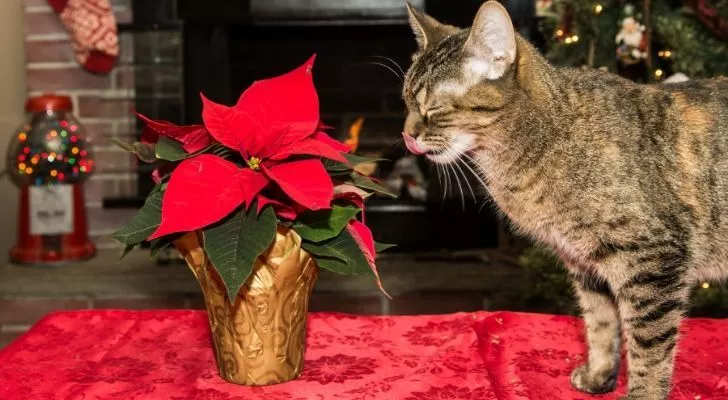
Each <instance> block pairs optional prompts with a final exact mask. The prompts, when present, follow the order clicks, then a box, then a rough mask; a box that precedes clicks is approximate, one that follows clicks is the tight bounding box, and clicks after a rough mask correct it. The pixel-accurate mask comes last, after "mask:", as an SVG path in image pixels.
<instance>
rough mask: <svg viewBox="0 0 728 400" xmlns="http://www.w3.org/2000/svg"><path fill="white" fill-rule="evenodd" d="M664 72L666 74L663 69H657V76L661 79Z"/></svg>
mask: <svg viewBox="0 0 728 400" xmlns="http://www.w3.org/2000/svg"><path fill="white" fill-rule="evenodd" d="M662 74H664V72H662V70H661V69H656V70H655V78H657V79H660V78H661V77H662Z"/></svg>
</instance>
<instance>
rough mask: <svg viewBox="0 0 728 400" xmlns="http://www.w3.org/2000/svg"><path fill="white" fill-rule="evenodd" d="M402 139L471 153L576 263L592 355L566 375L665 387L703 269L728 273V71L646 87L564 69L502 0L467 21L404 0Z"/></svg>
mask: <svg viewBox="0 0 728 400" xmlns="http://www.w3.org/2000/svg"><path fill="white" fill-rule="evenodd" d="M409 8H410V10H409V13H410V21H411V25H412V27H413V30H414V32H415V36H416V38H417V42H418V44H419V50H418V51H417V53H416V54H415V55H414V56H413V64H412V66H411V67H410V69H409V71H407V73H406V76H405V84H404V91H403V97H404V100H405V102H406V104H407V109H408V116H407V119H406V123H405V129H404V131H405V136H406V137H405V139H406V140H405V142H406V144H407V146H408V147H409V149H410V150H411V151H412V152H414V153H416V154H424V155H425V156H426V157H428V158H429V159H430V160H432V161H434V162H435V163H440V164H453V163H460V162H463V160H464V159H467V158H471V159H472V160H473V161H475V162H476V164H477V165H479V166H480V171H481V173H480V175H481V178H482V179H483V181H484V186H485V187H486V188H487V190H488V191H489V192H490V195H491V196H492V198H493V200H494V201H495V203H496V205H497V206H498V208H499V209H500V210H501V211H502V212H503V213H504V214H505V215H507V216H508V217H509V219H510V220H511V221H512V223H513V224H514V225H515V226H516V227H517V228H518V229H519V230H520V231H522V232H523V233H525V234H527V235H530V236H531V237H533V238H535V239H537V240H538V241H540V242H543V243H544V244H546V245H548V246H550V247H551V248H552V249H553V250H554V251H555V252H556V253H557V254H558V255H559V256H560V257H561V259H562V260H563V262H564V264H565V265H566V266H567V268H568V271H569V273H570V275H571V276H572V277H573V281H574V286H575V288H576V293H577V295H578V299H579V302H580V305H581V308H582V310H583V316H584V320H585V327H586V338H587V341H588V345H589V355H588V361H587V362H586V363H585V364H584V365H582V366H580V367H578V368H577V369H576V370H575V371H574V372H573V374H572V376H571V383H572V384H573V386H574V387H576V388H577V389H579V390H581V391H584V392H587V393H604V392H608V391H611V390H613V389H614V387H615V379H616V376H617V370H618V368H619V360H620V357H619V355H620V326H621V328H622V330H623V331H624V338H625V342H626V348H627V363H628V367H629V394H628V395H627V396H626V397H625V398H626V399H665V398H666V397H667V396H668V394H669V392H670V386H671V376H672V370H673V361H674V358H675V346H676V343H677V339H678V327H679V324H680V320H681V318H682V317H683V314H684V313H685V310H686V307H687V302H688V297H689V294H690V289H691V288H692V287H694V284H695V283H696V281H697V280H698V279H700V280H702V279H711V278H712V279H720V278H723V277H725V276H728V264H726V261H728V80H705V81H690V82H684V83H679V84H664V85H639V84H635V83H633V82H630V81H628V80H625V79H622V78H620V77H618V76H615V75H611V74H609V73H606V72H600V71H584V70H576V69H559V68H555V67H553V66H551V65H549V63H548V62H547V61H546V60H545V59H544V58H543V57H542V56H541V55H540V54H539V52H538V51H537V50H536V49H534V48H533V47H532V46H531V45H529V43H527V42H526V41H525V40H524V39H523V38H521V37H520V36H519V35H517V34H515V32H514V29H513V25H512V23H511V20H510V17H509V16H508V13H507V12H506V10H505V9H504V8H503V7H502V6H501V5H500V4H499V3H497V2H495V1H489V2H487V3H485V4H484V5H483V6H482V7H481V8H480V10H479V11H478V13H477V15H476V17H475V20H474V22H473V26H472V27H471V28H470V29H459V28H456V27H453V26H450V25H445V24H441V23H439V22H437V21H436V20H435V19H433V18H432V17H430V16H428V15H426V14H424V13H422V12H420V11H418V10H415V9H413V8H412V7H409Z"/></svg>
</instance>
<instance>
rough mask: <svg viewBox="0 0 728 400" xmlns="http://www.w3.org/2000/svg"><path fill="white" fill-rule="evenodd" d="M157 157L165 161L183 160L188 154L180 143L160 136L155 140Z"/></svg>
mask: <svg viewBox="0 0 728 400" xmlns="http://www.w3.org/2000/svg"><path fill="white" fill-rule="evenodd" d="M156 154H157V158H161V159H162V160H167V161H179V160H184V159H185V158H187V157H188V156H189V154H188V153H187V152H186V151H185V150H184V149H183V148H182V143H180V142H177V141H175V140H172V139H170V138H167V137H164V136H160V137H159V141H158V142H157V153H156Z"/></svg>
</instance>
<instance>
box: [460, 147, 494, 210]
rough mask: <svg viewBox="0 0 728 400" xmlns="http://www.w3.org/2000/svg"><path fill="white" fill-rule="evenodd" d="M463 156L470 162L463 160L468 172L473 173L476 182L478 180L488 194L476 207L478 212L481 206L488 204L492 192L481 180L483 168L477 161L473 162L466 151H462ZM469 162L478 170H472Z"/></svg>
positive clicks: (481, 208) (491, 197)
mask: <svg viewBox="0 0 728 400" xmlns="http://www.w3.org/2000/svg"><path fill="white" fill-rule="evenodd" d="M463 156H464V157H465V158H467V159H468V160H470V163H469V162H467V161H465V162H464V164H465V166H466V167H467V168H468V169H469V170H470V172H472V173H473V175H475V178H476V179H478V182H480V184H481V185H482V186H483V189H485V191H486V193H487V194H488V196H487V197H485V198H484V199H483V204H482V205H481V206H480V208H479V209H478V212H480V211H482V210H483V207H485V205H486V204H488V203H489V202H490V201H492V199H493V194H492V193H491V191H490V188H489V187H488V185H486V184H485V181H484V180H483V177H482V175H481V174H483V175H484V172H483V168H482V167H481V166H480V164H478V163H477V162H475V160H473V158H472V157H470V156H469V155H468V154H466V153H463ZM471 163H472V164H473V165H475V168H476V169H477V170H478V172H475V171H474V170H473V167H472V166H471Z"/></svg>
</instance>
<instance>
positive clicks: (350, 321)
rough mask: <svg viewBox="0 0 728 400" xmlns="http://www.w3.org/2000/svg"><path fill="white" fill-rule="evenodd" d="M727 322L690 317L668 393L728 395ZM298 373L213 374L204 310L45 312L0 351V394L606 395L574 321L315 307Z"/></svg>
mask: <svg viewBox="0 0 728 400" xmlns="http://www.w3.org/2000/svg"><path fill="white" fill-rule="evenodd" d="M726 328H728V321H726V322H724V321H721V320H704V319H701V320H690V321H687V322H686V324H685V325H684V329H683V331H684V332H685V335H684V339H683V341H682V343H681V352H680V355H679V356H678V361H677V374H676V379H675V389H674V390H673V395H672V399H679V400H687V399H690V400H696V399H700V400H706V399H728V335H726V334H725V332H727V331H728V330H727V329H726ZM307 343H308V350H307V353H306V364H305V366H304V372H303V374H302V375H301V377H300V378H299V379H298V380H296V381H293V382H288V383H285V384H281V385H276V386H270V387H262V388H251V387H242V386H237V385H232V384H228V383H226V382H224V381H223V380H222V379H220V378H219V377H218V375H217V371H216V366H215V362H214V359H213V353H212V350H211V347H210V346H211V344H210V338H209V328H208V326H207V319H206V316H205V314H204V313H203V312H199V311H141V312H131V311H79V312H64V313H55V314H51V315H49V316H48V317H46V318H44V319H43V320H42V321H40V322H39V323H38V324H36V325H35V326H34V327H33V328H32V329H31V331H30V332H28V333H27V334H26V335H24V336H23V337H21V338H20V339H18V340H17V341H15V342H14V343H12V344H11V345H10V346H9V347H7V348H6V349H4V350H3V351H2V352H0V399H3V400H20V399H23V400H26V399H33V400H35V399H38V400H46V399H54V400H55V399H58V400H60V399H63V400H66V399H69V400H71V399H72V400H75V399H125V400H126V399H128V400H133V399H170V400H182V399H184V400H187V399H190V400H191V399H201V400H213V399H214V400H217V399H220V400H243V399H246V400H247V399H265V400H279V399H327V400H328V399H361V400H365V399H405V400H419V399H424V400H489V399H503V400H511V399H528V400H539V399H558V400H565V399H589V398H599V399H613V398H615V397H616V396H617V395H618V394H620V393H621V394H623V393H624V373H622V377H621V378H620V386H619V389H618V391H617V392H615V393H613V394H608V395H603V396H594V397H590V396H587V395H584V394H582V393H579V392H576V391H574V390H573V389H571V387H570V386H569V373H570V371H571V369H572V368H573V367H574V366H575V365H577V364H579V363H581V362H582V360H583V351H584V349H583V344H582V336H581V322H580V321H579V320H578V319H576V318H571V317H562V316H550V315H537V314H520V313H505V312H504V313H485V312H482V313H473V314H454V315H445V316H416V317H364V316H357V317H355V316H348V315H341V314H311V315H310V317H309V331H308V342H307Z"/></svg>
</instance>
